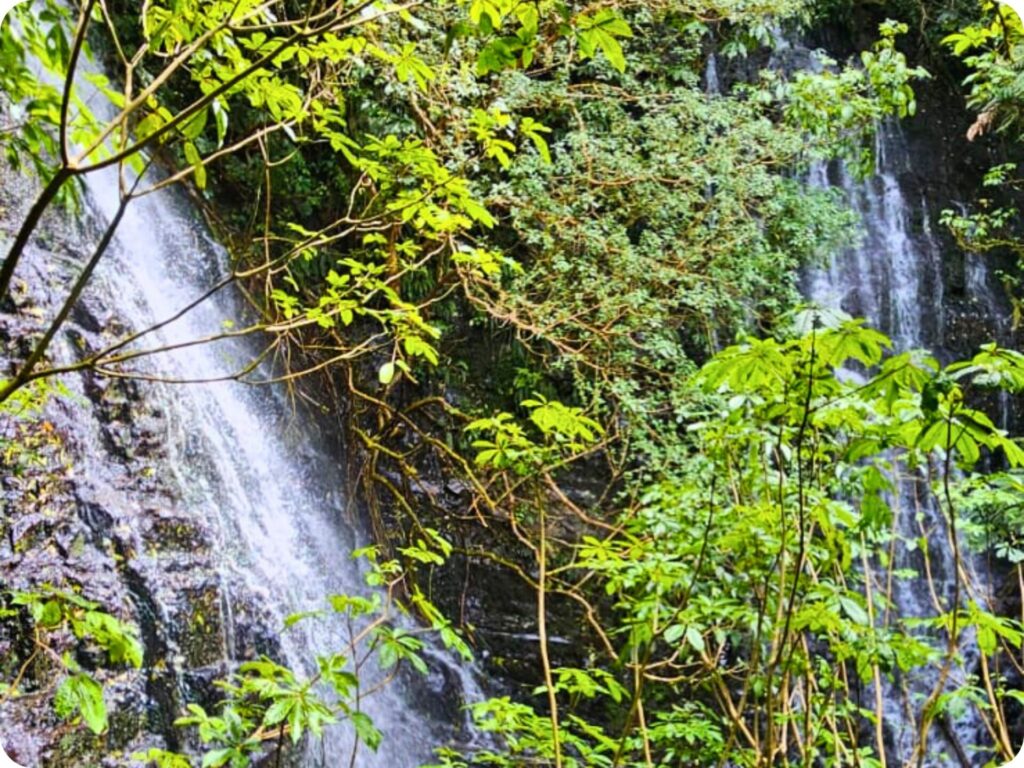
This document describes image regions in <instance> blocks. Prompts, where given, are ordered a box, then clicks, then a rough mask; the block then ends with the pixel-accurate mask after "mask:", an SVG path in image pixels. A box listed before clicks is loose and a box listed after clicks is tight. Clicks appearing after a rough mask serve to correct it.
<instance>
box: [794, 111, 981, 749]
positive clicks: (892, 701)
mask: <svg viewBox="0 0 1024 768" xmlns="http://www.w3.org/2000/svg"><path fill="white" fill-rule="evenodd" d="M875 156H876V169H875V173H874V175H873V176H872V177H871V178H868V179H865V180H857V179H855V178H854V177H853V176H852V175H851V174H850V173H849V172H848V171H847V170H846V169H845V168H843V167H842V166H841V165H837V164H833V165H832V166H831V167H826V166H825V165H818V166H816V167H815V168H814V169H813V170H812V173H811V179H810V180H811V183H813V184H816V185H818V186H829V185H831V186H834V187H837V188H839V189H841V190H843V192H844V194H845V197H846V200H847V202H848V203H849V204H850V206H851V207H852V208H853V209H854V210H855V211H857V212H858V213H859V215H860V220H861V227H860V231H861V235H862V240H861V241H860V242H859V243H858V244H857V245H856V246H854V247H851V248H849V249H847V250H846V251H845V252H844V253H842V254H840V255H839V256H838V257H837V258H836V259H835V260H834V261H833V262H832V263H831V264H829V265H827V266H826V267H822V268H818V269H814V270H812V271H810V272H809V273H808V274H807V275H806V276H805V281H804V293H805V295H806V296H807V297H808V298H810V299H811V300H813V301H814V302H816V303H817V304H819V305H821V306H824V307H830V308H836V309H840V310H842V311H843V312H845V313H847V314H849V315H852V316H854V317H864V318H866V319H867V321H868V323H869V325H871V326H873V327H875V328H878V329H880V330H882V331H884V332H885V333H887V334H888V335H889V336H890V337H891V338H892V340H893V343H894V347H895V349H896V350H897V351H904V350H909V349H916V348H926V349H935V348H938V347H941V346H943V343H944V334H945V328H944V325H945V318H944V310H943V280H942V263H941V258H942V254H941V251H940V246H939V244H938V241H937V239H936V237H935V236H934V233H933V232H932V228H931V223H930V221H929V219H928V214H927V207H926V205H925V202H924V201H920V205H919V206H917V207H915V206H914V205H913V204H912V202H911V201H910V200H909V199H908V197H907V194H906V193H905V192H904V188H903V185H902V184H901V175H902V174H905V173H911V172H912V169H911V168H910V158H909V153H908V150H907V145H906V141H905V139H904V137H903V135H902V133H901V132H900V131H899V129H898V127H896V126H893V125H891V124H885V125H883V126H881V127H880V130H879V132H878V135H877V138H876V152H875ZM985 272H986V270H985V266H984V264H983V263H982V262H980V261H979V260H976V259H975V260H973V261H969V263H968V275H967V277H968V280H967V290H968V291H969V292H970V293H971V298H972V299H974V300H975V301H978V302H981V303H982V305H983V306H985V307H986V308H987V309H988V310H989V314H990V315H991V316H997V315H998V314H999V310H998V307H997V306H996V305H995V301H996V300H995V297H994V296H993V295H992V293H991V291H989V290H988V288H987V285H988V277H987V274H986V273H985ZM896 472H897V474H896V476H895V477H894V481H895V487H896V488H897V489H898V490H897V491H896V492H894V493H893V494H892V497H891V498H890V502H891V504H892V507H893V513H894V520H895V521H894V526H893V531H894V534H895V536H896V537H897V543H896V546H895V548H894V550H893V552H894V555H895V558H894V562H893V563H892V564H891V568H892V569H893V570H894V571H900V570H905V571H907V572H908V573H910V572H912V573H914V574H916V576H915V577H914V578H897V579H896V580H895V581H894V582H893V589H892V595H891V597H892V601H893V604H894V605H893V608H894V611H893V612H894V614H895V620H896V621H907V620H910V621H913V620H914V619H922V618H929V617H934V616H935V615H937V613H939V612H945V611H947V610H949V608H950V606H951V603H952V595H953V591H954V581H955V579H956V578H957V576H956V572H955V571H956V567H955V559H954V554H953V547H952V543H951V541H950V538H949V526H948V523H947V521H946V519H945V515H944V514H943V513H942V511H941V510H940V509H939V507H938V504H937V502H936V498H935V494H934V492H933V490H932V489H931V488H930V487H929V483H930V479H929V477H927V476H926V475H925V474H922V473H921V472H916V471H909V470H906V468H902V470H897V471H896ZM962 551H966V548H965V547H962ZM962 569H963V571H964V573H965V574H966V576H967V581H968V584H967V585H966V587H967V590H968V591H969V592H970V593H971V595H972V596H973V598H974V599H977V600H979V601H980V602H983V603H984V602H987V601H988V600H990V599H991V595H990V591H991V585H987V584H984V583H982V582H981V580H979V579H978V578H977V577H976V576H975V575H974V568H973V564H972V563H971V562H970V561H969V556H967V557H965V562H964V563H963V564H962ZM923 574H928V579H927V580H926V578H925V577H924V576H923ZM929 582H930V583H929ZM879 587H882V588H883V589H882V591H883V592H884V584H879V585H876V592H878V590H879ZM965 599H966V597H964V596H963V595H962V596H961V601H963V600H965ZM961 604H963V603H961ZM916 631H918V632H921V633H923V634H924V635H925V636H927V637H930V639H931V642H932V645H933V646H934V647H936V648H937V649H939V650H942V649H943V648H944V643H945V637H944V635H943V634H942V633H938V632H936V631H935V630H924V629H920V630H916ZM961 645H962V654H963V658H962V659H961V661H960V662H959V663H958V664H956V665H955V666H954V669H953V671H952V674H951V676H950V679H949V680H948V682H947V684H946V690H947V691H952V690H954V689H956V688H958V687H962V686H963V685H964V684H965V678H966V676H967V675H969V674H971V672H972V670H973V666H974V665H975V664H976V663H977V659H976V658H975V655H976V654H975V652H974V651H973V650H972V649H973V647H974V646H973V642H972V638H971V636H970V633H965V636H964V637H963V638H962V641H961ZM933 675H934V673H929V675H924V674H920V673H919V674H908V675H906V676H904V677H903V678H902V679H899V680H897V681H896V682H895V683H894V684H891V685H887V686H886V690H885V691H884V699H885V719H886V723H885V725H886V732H887V738H888V740H889V743H890V748H891V750H892V755H891V758H895V760H896V764H899V765H902V764H904V763H905V761H906V760H908V759H909V758H910V757H911V755H912V754H913V749H914V745H915V744H916V742H917V740H918V738H919V733H918V730H919V728H918V722H919V718H920V715H921V712H920V710H921V707H922V705H923V703H924V701H925V699H926V697H927V695H928V693H929V692H930V691H931V689H932V687H933V686H934V685H935V678H934V677H933ZM866 700H867V699H866ZM988 741H989V739H988V738H987V735H986V734H985V733H984V729H983V726H982V724H981V721H980V720H979V719H978V717H977V714H976V712H975V711H974V709H973V707H966V708H965V709H964V712H963V714H962V715H960V716H958V717H957V718H956V719H955V721H952V722H951V721H949V720H940V721H939V722H937V724H936V725H934V726H933V727H932V732H931V734H930V738H929V749H928V754H927V755H926V756H925V759H924V762H923V765H924V766H934V767H935V768H938V766H947V765H958V764H960V763H961V762H962V760H963V759H964V758H965V757H966V758H967V759H968V760H969V761H970V764H972V765H973V764H974V761H978V762H977V764H978V765H981V764H983V763H984V762H986V760H987V759H988V758H987V757H985V756H984V755H983V753H978V752H976V751H975V750H974V749H973V747H975V746H983V745H985V744H986V743H987V742H988ZM890 762H891V760H890Z"/></svg>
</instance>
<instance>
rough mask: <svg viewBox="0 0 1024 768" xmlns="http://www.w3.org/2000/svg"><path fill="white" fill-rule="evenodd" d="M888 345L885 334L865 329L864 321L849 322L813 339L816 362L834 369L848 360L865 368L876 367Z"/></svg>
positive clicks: (890, 343)
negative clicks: (818, 361) (818, 360)
mask: <svg viewBox="0 0 1024 768" xmlns="http://www.w3.org/2000/svg"><path fill="white" fill-rule="evenodd" d="M891 346H892V342H891V341H890V340H889V338H888V337H887V336H886V335H885V334H883V333H880V332H878V331H876V330H874V329H873V328H866V327H865V326H864V321H863V320H851V321H848V322H845V323H843V324H842V325H841V326H840V327H839V328H837V329H835V330H828V331H823V332H822V333H820V334H819V335H818V338H817V339H816V340H815V349H816V354H817V356H818V357H819V359H821V360H822V362H824V363H825V364H827V365H830V366H832V367H834V368H841V367H843V366H844V365H845V364H846V363H847V362H849V361H850V360H856V361H857V362H859V363H861V364H862V365H865V366H867V367H872V366H875V365H877V364H878V363H879V362H880V361H881V359H882V354H883V353H884V351H885V350H886V349H889V348H890V347H891Z"/></svg>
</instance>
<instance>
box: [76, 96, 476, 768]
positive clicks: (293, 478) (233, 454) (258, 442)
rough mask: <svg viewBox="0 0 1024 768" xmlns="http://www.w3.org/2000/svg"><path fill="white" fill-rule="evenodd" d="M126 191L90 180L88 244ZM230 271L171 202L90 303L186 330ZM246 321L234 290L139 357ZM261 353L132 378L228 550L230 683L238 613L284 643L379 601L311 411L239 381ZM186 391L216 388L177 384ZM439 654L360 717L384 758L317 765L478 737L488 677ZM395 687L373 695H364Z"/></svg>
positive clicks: (329, 637)
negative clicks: (468, 732) (245, 611)
mask: <svg viewBox="0 0 1024 768" xmlns="http://www.w3.org/2000/svg"><path fill="white" fill-rule="evenodd" d="M94 106H95V108H96V110H97V111H98V112H100V111H101V110H103V106H102V105H100V104H95V105H94ZM118 189H119V184H118V176H117V171H116V170H115V169H110V170H107V171H100V172H97V173H92V174H89V175H87V176H86V177H85V195H84V197H85V220H86V226H85V227H84V228H85V229H86V230H89V229H92V230H102V229H103V228H104V227H105V226H106V223H107V222H108V221H110V220H111V219H112V217H113V216H114V214H115V212H116V210H117V207H118V200H119V193H118ZM229 269H230V267H229V264H228V257H227V254H226V253H225V252H224V250H223V248H221V247H220V246H219V245H218V244H216V243H215V242H213V240H212V239H211V237H210V235H209V234H208V233H207V231H206V228H205V226H204V225H203V223H202V222H201V220H200V219H199V217H198V215H197V214H196V212H195V211H194V210H193V208H192V207H191V205H190V204H189V202H188V201H187V199H186V198H185V196H184V194H182V193H181V192H180V191H176V190H166V191H159V192H156V193H153V194H149V195H145V196H143V197H141V198H139V199H136V200H133V201H132V202H131V203H130V204H129V206H128V208H127V212H126V214H125V216H124V218H123V219H122V221H121V224H120V225H119V227H118V229H117V234H116V236H115V239H114V241H113V243H112V245H111V247H110V249H109V251H108V252H107V253H106V254H105V256H104V257H103V260H102V262H101V265H100V267H99V269H98V270H97V272H96V274H95V276H94V280H93V283H92V284H91V285H90V287H89V289H88V292H87V299H88V301H90V302H93V303H95V304H97V305H99V306H102V307H105V308H107V309H108V310H109V311H110V312H112V313H113V314H114V315H115V316H116V317H118V318H119V319H120V320H121V321H122V322H125V323H126V324H127V325H128V326H129V328H128V331H139V330H142V329H146V328H149V327H150V326H152V325H154V324H155V323H158V322H163V321H165V320H167V319H168V318H171V317H174V316H175V315H177V314H178V313H179V312H180V311H181V310H182V309H183V308H184V307H186V306H188V305H190V304H191V303H192V302H194V301H195V300H196V299H197V298H198V297H199V296H201V295H203V294H205V293H206V292H207V291H208V290H209V289H210V288H211V286H213V285H215V284H216V283H217V282H218V281H220V280H221V279H223V278H224V277H225V276H226V275H228V274H229ZM245 315H246V312H245V307H244V305H243V302H242V300H241V297H240V295H239V294H238V292H237V291H236V290H235V287H234V286H233V285H231V286H228V287H226V288H224V289H223V290H220V291H218V292H216V293H215V294H213V295H212V296H211V297H210V298H209V299H207V300H205V301H203V302H202V303H200V304H199V305H198V306H196V307H195V308H194V309H192V310H190V311H189V312H187V313H186V314H184V316H183V317H181V318H180V319H178V320H175V321H174V322H171V323H169V324H167V325H165V326H163V327H162V328H160V329H159V330H157V331H155V332H154V333H152V334H149V335H147V336H145V337H144V338H143V339H141V340H140V341H139V342H137V343H136V344H135V345H133V346H134V347H135V348H153V347H164V346H170V347H174V346H175V345H182V344H186V343H187V342H191V341H193V340H196V339H203V338H206V337H210V336H215V335H217V334H220V333H221V332H223V331H224V330H225V329H226V328H230V327H233V326H237V325H239V324H241V323H242V322H243V318H244V317H245ZM129 349H131V348H129ZM259 352H260V340H259V339H256V338H253V337H235V338H227V339H219V340H216V341H212V342H207V343H202V344H195V345H187V346H182V347H180V348H178V349H174V350H172V351H168V352H161V353H160V354H158V355H155V356H153V357H152V358H143V359H142V360H140V361H136V363H134V364H133V365H132V368H134V370H135V371H137V372H138V373H141V374H143V375H145V376H148V377H152V379H153V380H150V381H142V382H140V384H139V386H140V387H141V388H142V398H143V400H144V401H146V402H147V403H159V404H160V409H161V411H162V412H163V414H164V416H165V419H164V422H165V423H166V434H163V435H160V436H159V438H160V440H161V442H162V443H163V444H164V445H165V447H166V449H167V459H166V465H165V466H163V467H162V470H163V471H164V472H166V474H167V477H168V479H169V482H170V485H171V486H172V487H173V488H174V490H175V491H176V493H177V496H178V498H177V500H176V504H177V505H178V506H179V507H180V508H181V511H183V512H184V513H185V514H187V516H189V517H190V518H191V519H193V520H195V521H197V522H199V523H201V524H202V525H203V527H204V528H206V529H207V530H208V531H210V532H211V535H212V536H213V537H214V538H215V541H216V553H215V561H216V567H217V570H218V574H217V580H218V581H219V585H220V586H219V588H220V590H221V592H222V597H221V600H220V610H221V616H220V617H219V618H220V623H221V625H222V626H223V628H224V629H223V632H224V636H223V638H222V643H223V655H224V665H223V667H224V670H225V671H226V670H229V669H232V668H233V667H234V666H236V665H237V663H238V662H239V661H240V659H239V658H238V657H237V649H236V647H235V641H234V629H233V627H234V617H233V615H232V608H231V607H232V606H233V605H235V604H238V603H241V604H245V603H249V604H255V605H257V606H258V607H259V609H260V610H261V612H262V613H263V614H264V619H265V620H269V621H270V622H271V624H272V626H270V627H267V628H266V629H267V631H268V632H274V631H277V630H279V629H280V628H281V627H283V624H284V619H285V617H287V616H289V615H290V614H293V613H296V612H299V611H306V610H311V609H316V608H323V607H324V606H325V599H326V598H327V597H328V596H330V595H334V594H339V593H362V594H365V593H366V592H367V587H366V586H365V584H364V579H363V574H362V572H361V570H360V567H359V566H358V564H356V563H354V562H353V561H352V559H351V557H350V553H351V552H352V550H353V549H354V548H355V547H356V546H357V545H359V544H361V543H366V542H365V537H364V535H363V533H362V532H361V530H360V528H359V526H358V525H357V524H356V523H355V522H353V521H352V520H351V519H350V517H349V512H348V511H347V510H346V501H347V499H346V498H345V494H344V488H345V482H346V479H345V472H344V467H343V461H342V460H341V459H340V458H339V457H337V456H334V455H332V454H331V452H330V451H327V450H326V449H325V448H324V447H323V445H322V444H321V443H320V441H319V440H318V437H317V435H318V433H319V429H318V426H317V425H316V424H315V423H314V421H313V419H312V417H310V416H308V415H306V414H303V413H299V412H296V411H295V410H294V409H293V408H292V407H291V405H290V404H289V401H288V399H287V398H286V396H285V393H284V392H283V390H282V389H281V388H279V387H277V386H252V385H246V384H242V383H238V382H236V381H233V380H224V379H228V378H230V377H231V376H232V375H233V374H236V373H237V372H238V371H239V370H241V369H242V368H243V367H244V366H245V365H246V364H248V363H249V362H250V361H251V360H253V359H254V357H255V356H256V355H258V354H259ZM263 372H264V373H267V374H269V373H271V371H270V370H269V369H267V370H264V371H263ZM181 380H207V381H206V383H191V384H182V383H173V382H175V381H181ZM218 380H219V381H218ZM83 429H84V427H83ZM80 437H81V439H82V441H83V442H86V443H91V444H92V446H93V448H94V450H90V451H89V454H90V455H89V456H88V457H87V458H86V460H85V463H84V464H83V466H81V467H79V468H78V471H79V472H80V473H81V474H83V475H85V476H89V475H95V476H102V474H103V466H102V465H103V462H104V461H105V456H104V454H103V449H102V445H101V444H100V441H98V440H96V439H94V438H89V437H88V436H85V435H83V436H80ZM236 593H244V594H236ZM236 598H241V599H236ZM157 608H158V610H159V606H157ZM347 638H348V634H347V632H346V625H345V623H344V621H342V620H341V619H340V617H339V618H336V619H334V620H328V621H319V622H309V623H307V622H300V623H299V624H297V625H296V626H295V627H293V628H292V629H290V630H289V631H287V632H284V633H283V634H282V636H281V651H282V654H283V656H284V659H283V660H284V661H285V662H287V663H289V664H290V665H292V666H293V668H296V669H299V670H305V671H306V672H307V673H310V672H312V671H314V669H315V656H316V654H317V653H325V652H335V651H344V650H345V648H346V643H347ZM427 655H428V657H429V660H430V663H431V668H432V671H431V674H430V675H428V676H426V677H422V678H420V677H416V676H413V675H405V674H402V675H399V676H398V677H397V678H396V679H395V680H393V681H392V682H391V683H389V684H388V685H386V686H384V687H383V689H382V690H381V691H380V692H379V693H377V694H376V695H374V696H372V697H370V698H368V699H365V700H363V701H361V702H360V707H361V708H362V709H363V711H365V712H366V713H367V714H368V715H369V716H370V717H371V718H372V719H373V721H374V723H375V725H376V726H377V727H378V728H380V730H382V731H383V732H384V740H383V743H382V745H381V747H380V749H379V751H378V752H377V753H376V754H374V753H372V752H371V751H369V750H368V749H367V748H366V747H365V746H362V745H361V746H359V747H358V750H357V751H356V752H355V758H354V759H353V758H352V755H353V748H354V745H355V741H354V733H353V731H352V729H351V728H350V727H349V726H348V725H347V724H345V725H343V726H339V727H336V728H334V729H331V731H330V734H331V735H329V736H328V737H327V738H326V739H325V740H324V741H323V742H322V743H319V744H316V745H313V746H311V747H310V749H309V750H307V752H306V753H305V754H304V756H303V757H302V758H301V760H300V763H301V765H303V766H311V767H313V768H316V767H317V766H331V767H332V768H333V767H334V766H341V765H349V764H352V765H357V766H367V767H368V768H373V767H374V766H381V767H383V766H387V767H388V768H401V766H415V765H419V764H420V763H421V762H423V761H426V760H428V759H429V758H430V757H431V751H432V748H433V747H434V746H437V745H440V744H443V743H445V742H446V741H448V740H450V739H451V738H452V737H453V735H454V734H455V733H457V732H458V731H459V729H460V728H462V726H463V725H464V723H463V722H462V720H461V715H459V714H457V713H458V703H459V700H460V699H461V698H462V697H470V698H472V697H475V696H476V695H478V691H477V690H476V688H475V683H474V681H473V678H472V675H471V674H469V673H466V672H465V671H463V670H456V669H455V668H454V665H452V664H451V662H450V661H449V660H448V659H447V656H446V654H445V653H444V652H443V651H441V650H439V649H433V648H428V649H427ZM178 661H179V662H180V657H178ZM446 665H447V667H448V668H446ZM180 671H181V670H179V672H180ZM381 674H382V673H379V672H378V673H376V676H371V677H370V678H369V679H367V680H364V681H363V683H364V687H367V686H372V685H373V684H374V683H375V682H376V681H377V680H379V679H380V676H381ZM453 698H454V699H455V702H454V706H453V701H452V700H453ZM453 712H455V713H456V714H455V715H454V716H453V715H452V713H453Z"/></svg>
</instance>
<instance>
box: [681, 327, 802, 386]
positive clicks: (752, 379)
mask: <svg viewBox="0 0 1024 768" xmlns="http://www.w3.org/2000/svg"><path fill="white" fill-rule="evenodd" d="M792 374H793V361H792V360H791V359H790V358H788V357H787V356H786V355H785V354H784V350H783V347H782V345H780V344H779V342H777V341H775V340H774V339H764V340H759V339H750V340H748V341H746V342H744V343H743V344H741V345H737V346H733V347H729V348H728V349H725V350H723V351H722V352H721V353H719V354H718V355H716V356H715V357H714V358H713V359H712V360H711V361H710V362H709V363H708V364H707V365H705V366H704V367H703V368H702V369H701V371H700V373H699V374H698V380H699V382H700V383H701V384H702V385H703V387H704V388H705V389H706V390H708V391H718V390H720V389H722V388H723V387H725V388H726V389H728V390H730V391H732V392H759V391H762V390H763V389H765V388H768V389H774V388H776V387H778V386H779V385H780V384H781V383H782V382H784V381H786V380H788V379H790V378H791V377H792Z"/></svg>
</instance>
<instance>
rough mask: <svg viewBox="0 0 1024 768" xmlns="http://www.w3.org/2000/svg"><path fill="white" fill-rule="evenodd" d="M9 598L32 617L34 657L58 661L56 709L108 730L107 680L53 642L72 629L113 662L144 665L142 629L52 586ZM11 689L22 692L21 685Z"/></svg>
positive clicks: (99, 729) (98, 730)
mask: <svg viewBox="0 0 1024 768" xmlns="http://www.w3.org/2000/svg"><path fill="white" fill-rule="evenodd" d="M9 601H10V604H11V605H12V606H17V607H20V608H22V609H24V610H26V611H27V612H28V614H29V616H30V617H31V618H32V623H33V636H34V642H35V647H36V651H35V653H34V654H33V658H34V657H35V655H37V654H39V653H40V652H45V653H46V654H47V655H48V656H49V657H50V658H51V659H53V660H56V661H58V662H59V666H58V670H57V672H56V673H55V674H54V675H53V688H54V689H55V690H54V692H53V708H54V711H55V712H56V713H57V715H58V716H59V717H60V718H62V719H64V720H69V721H72V722H79V721H81V722H83V723H84V724H85V725H86V726H87V727H88V728H89V730H91V731H92V732H93V733H96V734H100V733H103V732H104V731H106V730H107V725H108V718H107V707H106V704H105V703H104V701H103V686H102V685H101V684H100V683H99V682H98V681H97V680H96V679H95V678H93V677H92V676H91V675H90V674H88V673H86V672H84V671H82V670H81V669H80V668H79V665H78V663H77V662H76V661H75V660H74V658H73V657H72V655H71V654H70V653H68V652H65V653H63V654H59V653H57V652H56V651H54V650H53V647H52V646H53V645H55V644H56V643H57V642H58V640H59V639H60V638H61V636H63V635H65V634H67V633H70V634H71V635H72V636H73V637H74V638H76V639H77V640H78V641H80V642H82V643H86V644H90V645H93V646H95V647H97V648H99V649H101V650H103V651H105V652H106V656H107V661H108V663H109V664H111V665H128V666H130V667H134V668H136V669H137V668H139V667H141V666H142V645H141V644H140V643H139V639H138V630H137V629H136V628H135V627H134V626H132V625H130V624H126V623H124V622H122V621H121V620H119V619H117V618H116V617H114V616H112V615H111V614H109V613H106V612H105V611H102V610H100V609H99V606H98V604H96V603H94V602H91V601H89V600H86V599H84V598H82V597H80V596H79V595H77V594H75V593H73V592H67V591H60V590H57V589H54V588H52V587H49V586H46V587H43V588H41V589H39V590H38V591H34V592H11V593H10V596H9ZM19 677H20V676H19ZM16 684H17V682H16V683H15V685H16ZM11 693H13V694H14V695H19V693H18V691H16V690H14V691H12V692H11ZM8 695H10V694H8Z"/></svg>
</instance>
